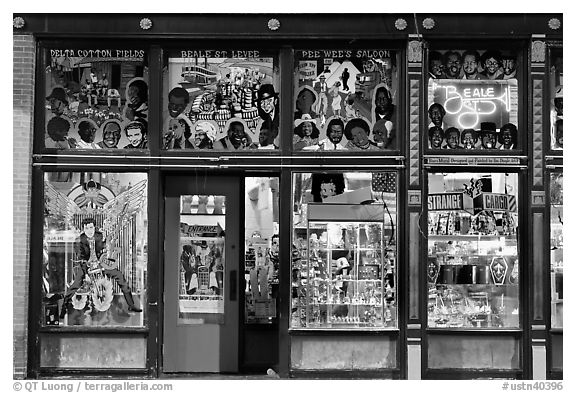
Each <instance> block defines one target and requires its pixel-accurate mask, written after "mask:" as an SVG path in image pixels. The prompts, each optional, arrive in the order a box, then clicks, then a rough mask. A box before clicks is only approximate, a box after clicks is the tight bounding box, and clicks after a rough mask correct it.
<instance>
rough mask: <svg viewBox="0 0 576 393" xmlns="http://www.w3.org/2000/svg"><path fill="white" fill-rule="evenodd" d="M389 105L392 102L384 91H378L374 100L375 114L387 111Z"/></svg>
mask: <svg viewBox="0 0 576 393" xmlns="http://www.w3.org/2000/svg"><path fill="white" fill-rule="evenodd" d="M391 103H392V100H391V99H390V97H389V96H388V94H387V93H386V91H384V90H383V89H378V92H377V93H376V99H375V104H376V112H377V113H380V114H382V113H384V112H386V111H387V110H388V109H389V107H390V104H391Z"/></svg>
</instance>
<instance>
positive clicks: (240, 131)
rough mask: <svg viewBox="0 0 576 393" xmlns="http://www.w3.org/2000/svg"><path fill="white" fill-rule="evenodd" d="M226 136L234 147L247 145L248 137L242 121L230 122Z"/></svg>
mask: <svg viewBox="0 0 576 393" xmlns="http://www.w3.org/2000/svg"><path fill="white" fill-rule="evenodd" d="M228 138H229V139H230V142H232V144H233V145H234V147H235V148H238V147H239V146H240V145H243V146H246V145H248V137H247V135H246V132H245V131H244V125H243V124H242V123H232V124H231V125H230V128H229V129H228Z"/></svg>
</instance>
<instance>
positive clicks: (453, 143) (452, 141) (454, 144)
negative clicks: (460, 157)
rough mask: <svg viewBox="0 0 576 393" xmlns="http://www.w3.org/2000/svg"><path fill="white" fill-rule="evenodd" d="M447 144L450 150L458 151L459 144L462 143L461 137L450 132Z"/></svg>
mask: <svg viewBox="0 0 576 393" xmlns="http://www.w3.org/2000/svg"><path fill="white" fill-rule="evenodd" d="M446 143H447V144H448V147H449V148H450V149H457V148H458V143H460V136H459V135H458V133H457V132H454V131H453V132H449V133H448V136H447V137H446Z"/></svg>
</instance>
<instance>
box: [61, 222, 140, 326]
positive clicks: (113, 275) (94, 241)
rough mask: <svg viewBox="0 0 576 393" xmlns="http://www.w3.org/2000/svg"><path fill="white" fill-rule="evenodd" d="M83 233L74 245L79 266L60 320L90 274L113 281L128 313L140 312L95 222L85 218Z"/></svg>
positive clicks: (66, 296) (65, 296) (67, 292)
mask: <svg viewBox="0 0 576 393" xmlns="http://www.w3.org/2000/svg"><path fill="white" fill-rule="evenodd" d="M82 227H83V230H84V231H83V232H82V233H81V234H80V236H79V237H78V238H77V239H76V241H75V243H74V252H75V254H76V258H77V259H78V260H79V264H78V265H77V266H75V267H74V273H75V275H74V281H73V282H72V284H71V285H70V286H69V287H68V289H67V290H66V294H65V295H64V303H63V305H62V310H61V311H60V319H62V318H64V315H65V314H66V313H67V311H68V306H69V305H70V303H71V299H72V297H73V296H74V295H75V294H76V292H77V291H78V289H80V288H81V286H82V283H83V281H84V279H85V278H86V276H88V277H90V276H91V273H93V272H95V271H98V270H99V271H101V272H102V273H103V274H104V275H106V276H107V277H109V278H110V279H112V280H115V281H116V282H117V283H118V285H119V286H120V289H121V290H122V293H123V294H124V298H125V299H126V303H127V304H128V311H131V312H141V311H142V309H141V308H139V307H138V306H136V305H135V304H134V298H133V297H132V292H131V291H130V287H129V286H128V283H127V282H126V279H125V277H124V275H123V274H122V272H121V271H120V270H118V268H117V265H116V260H115V259H113V258H109V257H108V250H107V248H106V241H105V240H104V236H103V234H102V232H100V231H98V230H96V221H95V220H94V218H92V217H88V218H85V219H84V220H83V221H82Z"/></svg>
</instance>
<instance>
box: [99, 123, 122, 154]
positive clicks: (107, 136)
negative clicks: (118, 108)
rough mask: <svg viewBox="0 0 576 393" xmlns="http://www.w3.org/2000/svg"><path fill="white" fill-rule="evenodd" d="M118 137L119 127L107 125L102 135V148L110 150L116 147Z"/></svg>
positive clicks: (111, 124) (112, 124) (119, 133)
mask: <svg viewBox="0 0 576 393" xmlns="http://www.w3.org/2000/svg"><path fill="white" fill-rule="evenodd" d="M120 135H121V130H120V126H119V125H118V124H116V123H108V124H107V125H106V127H105V128H104V131H103V134H102V142H103V143H104V146H105V147H107V148H110V149H114V148H116V147H118V142H120Z"/></svg>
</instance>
